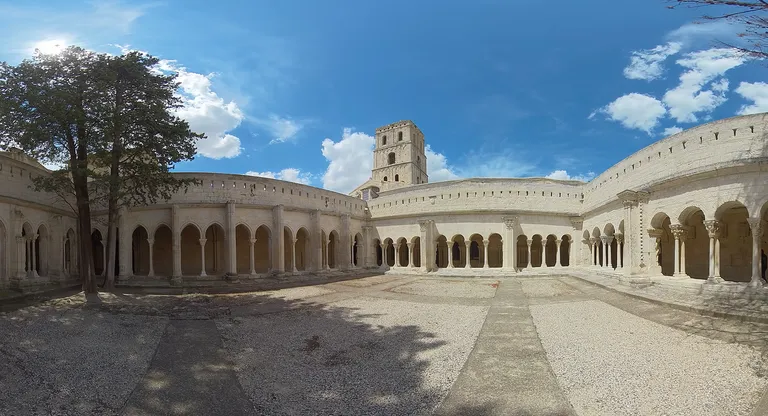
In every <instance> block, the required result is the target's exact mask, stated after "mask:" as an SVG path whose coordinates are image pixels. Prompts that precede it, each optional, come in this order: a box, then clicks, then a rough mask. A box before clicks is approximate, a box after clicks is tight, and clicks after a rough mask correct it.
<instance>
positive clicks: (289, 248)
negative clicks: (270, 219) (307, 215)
mask: <svg viewBox="0 0 768 416" xmlns="http://www.w3.org/2000/svg"><path fill="white" fill-rule="evenodd" d="M294 244H295V242H294V241H293V231H292V230H291V227H289V226H287V225H284V226H283V247H281V248H282V250H283V267H284V268H285V269H284V270H285V271H286V273H290V272H292V271H293V270H294V265H295V261H294V259H293V248H294Z"/></svg>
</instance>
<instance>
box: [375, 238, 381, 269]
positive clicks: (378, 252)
mask: <svg viewBox="0 0 768 416" xmlns="http://www.w3.org/2000/svg"><path fill="white" fill-rule="evenodd" d="M373 248H374V249H375V250H376V265H377V266H379V267H381V266H382V265H383V264H384V252H383V250H382V249H381V240H379V239H378V238H376V239H374V240H373Z"/></svg>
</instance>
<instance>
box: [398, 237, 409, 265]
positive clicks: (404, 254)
mask: <svg viewBox="0 0 768 416" xmlns="http://www.w3.org/2000/svg"><path fill="white" fill-rule="evenodd" d="M407 242H408V240H406V239H405V237H400V238H398V239H397V265H398V266H400V267H408V244H407Z"/></svg>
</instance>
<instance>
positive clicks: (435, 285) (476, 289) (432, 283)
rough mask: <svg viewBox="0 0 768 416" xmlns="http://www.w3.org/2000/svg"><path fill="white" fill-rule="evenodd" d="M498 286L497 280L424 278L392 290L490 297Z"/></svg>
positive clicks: (422, 293) (459, 296)
mask: <svg viewBox="0 0 768 416" xmlns="http://www.w3.org/2000/svg"><path fill="white" fill-rule="evenodd" d="M497 286H498V283H497V282H489V283H478V282H462V281H452V280H422V281H417V282H413V283H409V284H407V285H402V286H397V287H395V288H393V289H392V292H398V293H408V294H411V295H419V296H441V297H449V298H475V299H490V298H492V297H493V295H494V294H496V287H497Z"/></svg>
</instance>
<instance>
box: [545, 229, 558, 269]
mask: <svg viewBox="0 0 768 416" xmlns="http://www.w3.org/2000/svg"><path fill="white" fill-rule="evenodd" d="M544 253H545V255H544V259H545V260H544V264H545V265H546V266H547V267H555V265H557V236H555V235H554V234H550V235H548V236H547V240H546V242H545V243H544Z"/></svg>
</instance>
